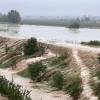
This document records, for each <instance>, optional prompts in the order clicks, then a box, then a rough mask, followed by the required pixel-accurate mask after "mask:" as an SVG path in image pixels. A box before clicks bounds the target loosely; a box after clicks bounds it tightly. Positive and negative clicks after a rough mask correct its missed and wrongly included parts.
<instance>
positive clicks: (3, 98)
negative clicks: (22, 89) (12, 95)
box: [0, 94, 8, 100]
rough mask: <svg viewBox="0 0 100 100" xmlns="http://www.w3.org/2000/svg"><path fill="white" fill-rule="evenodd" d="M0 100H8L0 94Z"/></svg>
mask: <svg viewBox="0 0 100 100" xmlns="http://www.w3.org/2000/svg"><path fill="white" fill-rule="evenodd" d="M0 100H8V99H7V98H6V97H3V96H2V95H1V94H0Z"/></svg>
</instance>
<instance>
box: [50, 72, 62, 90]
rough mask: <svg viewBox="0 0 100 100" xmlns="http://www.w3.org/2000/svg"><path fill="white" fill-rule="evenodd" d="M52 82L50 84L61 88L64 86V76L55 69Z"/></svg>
mask: <svg viewBox="0 0 100 100" xmlns="http://www.w3.org/2000/svg"><path fill="white" fill-rule="evenodd" d="M52 79H53V83H52V85H53V86H54V87H56V88H57V89H59V90H62V89H63V87H64V76H63V74H62V73H61V72H60V71H56V72H55V73H54V75H53V76H52Z"/></svg>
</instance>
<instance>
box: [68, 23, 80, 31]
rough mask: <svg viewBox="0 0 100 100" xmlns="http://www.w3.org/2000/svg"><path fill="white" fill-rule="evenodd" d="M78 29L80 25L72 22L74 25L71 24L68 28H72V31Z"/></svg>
mask: <svg viewBox="0 0 100 100" xmlns="http://www.w3.org/2000/svg"><path fill="white" fill-rule="evenodd" d="M79 27H80V25H79V23H77V22H74V23H72V24H71V25H70V26H69V28H74V29H77V28H79Z"/></svg>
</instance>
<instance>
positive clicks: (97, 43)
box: [81, 41, 100, 46]
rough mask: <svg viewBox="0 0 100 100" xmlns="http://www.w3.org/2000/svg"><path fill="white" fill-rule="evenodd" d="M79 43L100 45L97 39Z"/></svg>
mask: <svg viewBox="0 0 100 100" xmlns="http://www.w3.org/2000/svg"><path fill="white" fill-rule="evenodd" d="M81 44H84V45H93V46H100V42H99V41H89V42H81Z"/></svg>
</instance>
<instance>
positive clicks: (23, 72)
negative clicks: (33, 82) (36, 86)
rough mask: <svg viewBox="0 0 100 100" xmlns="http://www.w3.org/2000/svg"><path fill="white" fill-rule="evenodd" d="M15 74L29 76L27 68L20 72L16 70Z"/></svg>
mask: <svg viewBox="0 0 100 100" xmlns="http://www.w3.org/2000/svg"><path fill="white" fill-rule="evenodd" d="M17 74H18V75H20V76H22V77H25V78H30V74H29V72H28V69H25V70H23V71H21V72H18V73H17Z"/></svg>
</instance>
